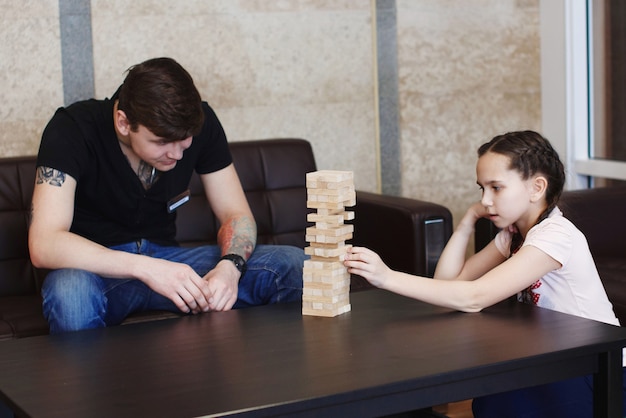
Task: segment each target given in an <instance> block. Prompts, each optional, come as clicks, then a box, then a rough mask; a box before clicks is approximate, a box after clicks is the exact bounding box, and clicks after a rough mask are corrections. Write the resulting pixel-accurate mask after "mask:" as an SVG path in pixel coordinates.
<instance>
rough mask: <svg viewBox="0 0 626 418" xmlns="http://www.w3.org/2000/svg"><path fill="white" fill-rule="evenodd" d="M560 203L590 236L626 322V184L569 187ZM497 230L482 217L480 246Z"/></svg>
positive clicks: (615, 305)
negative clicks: (617, 185) (625, 216)
mask: <svg viewBox="0 0 626 418" xmlns="http://www.w3.org/2000/svg"><path fill="white" fill-rule="evenodd" d="M558 206H559V208H560V209H561V210H562V211H563V214H564V215H565V217H567V218H568V219H569V220H571V221H572V222H573V223H574V225H576V226H577V227H578V229H580V230H581V231H582V232H583V234H585V236H586V237H587V242H588V243H589V248H590V250H591V254H592V255H593V258H594V261H595V262H596V267H597V268H598V273H599V274H600V279H601V280H602V283H603V285H604V288H605V289H606V292H607V294H608V296H609V299H610V300H611V303H613V309H614V311H615V314H616V315H617V317H618V318H619V320H620V323H621V324H622V325H626V246H625V245H624V240H625V238H626V219H625V218H624V214H626V187H624V186H619V187H605V188H597V189H584V190H570V191H565V192H563V195H562V196H561V200H560V202H559V204H558ZM496 232H497V228H495V227H494V226H493V224H491V222H489V221H487V220H481V221H480V222H479V224H477V226H476V235H475V244H476V250H477V251H478V250H480V249H482V248H483V247H484V246H485V245H487V243H488V242H489V241H490V240H491V238H493V237H494V236H495V234H496Z"/></svg>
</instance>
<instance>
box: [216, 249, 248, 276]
mask: <svg viewBox="0 0 626 418" xmlns="http://www.w3.org/2000/svg"><path fill="white" fill-rule="evenodd" d="M222 260H230V261H232V262H233V264H234V265H235V267H236V268H237V270H239V272H240V273H241V275H242V276H243V274H244V273H245V272H246V269H247V266H246V260H244V259H243V257H242V256H240V255H239V254H226V255H224V256H222V258H220V261H222Z"/></svg>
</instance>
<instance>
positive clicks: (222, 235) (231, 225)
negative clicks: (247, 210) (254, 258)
mask: <svg viewBox="0 0 626 418" xmlns="http://www.w3.org/2000/svg"><path fill="white" fill-rule="evenodd" d="M217 243H218V245H219V246H220V248H221V249H222V254H239V255H240V256H242V257H243V258H244V259H246V260H247V259H248V258H250V255H251V254H252V251H254V247H255V246H256V223H255V222H254V219H251V218H249V217H241V218H231V219H229V220H228V221H227V222H225V223H224V225H222V226H221V227H220V230H219V232H218V233H217Z"/></svg>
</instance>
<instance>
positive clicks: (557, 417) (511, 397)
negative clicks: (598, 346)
mask: <svg viewBox="0 0 626 418" xmlns="http://www.w3.org/2000/svg"><path fill="white" fill-rule="evenodd" d="M622 375H623V378H624V381H623V393H624V399H623V411H624V416H626V369H625V370H624V371H623V372H622ZM472 411H473V413H474V417H475V418H545V417H549V418H591V417H593V376H591V375H588V376H584V377H576V378H573V379H568V380H562V381H560V382H554V383H548V384H545V385H540V386H534V387H530V388H524V389H519V390H514V391H510V392H504V393H496V394H495V395H489V396H483V397H480V398H475V399H474V401H473V402H472Z"/></svg>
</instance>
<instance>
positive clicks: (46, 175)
mask: <svg viewBox="0 0 626 418" xmlns="http://www.w3.org/2000/svg"><path fill="white" fill-rule="evenodd" d="M43 183H49V184H50V185H52V186H57V187H61V186H63V183H65V173H64V172H62V171H59V170H57V169H55V168H50V167H42V166H39V167H37V184H43Z"/></svg>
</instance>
